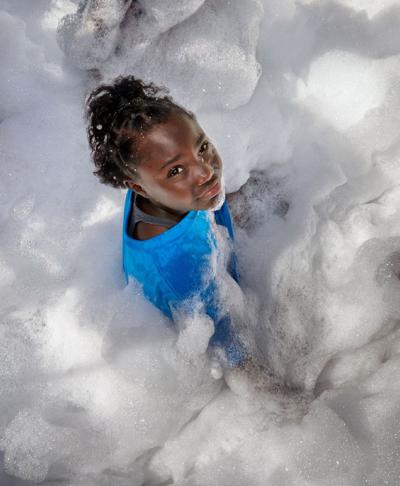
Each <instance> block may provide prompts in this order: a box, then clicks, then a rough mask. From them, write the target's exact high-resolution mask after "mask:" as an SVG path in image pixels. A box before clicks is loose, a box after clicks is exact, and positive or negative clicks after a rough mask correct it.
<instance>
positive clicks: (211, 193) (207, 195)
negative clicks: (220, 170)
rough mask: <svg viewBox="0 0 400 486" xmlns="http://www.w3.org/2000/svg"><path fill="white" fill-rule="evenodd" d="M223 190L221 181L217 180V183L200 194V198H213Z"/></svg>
mask: <svg viewBox="0 0 400 486" xmlns="http://www.w3.org/2000/svg"><path fill="white" fill-rule="evenodd" d="M220 190H221V184H220V183H219V180H216V181H215V183H214V184H213V185H212V186H211V187H210V189H207V191H205V192H203V193H202V194H201V195H200V196H199V199H211V198H213V197H214V196H216V195H217V194H218V193H219V192H220Z"/></svg>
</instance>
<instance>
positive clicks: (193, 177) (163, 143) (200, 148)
mask: <svg viewBox="0 0 400 486" xmlns="http://www.w3.org/2000/svg"><path fill="white" fill-rule="evenodd" d="M138 152H139V154H138V155H139V157H140V158H141V160H142V161H141V163H140V164H139V166H138V167H137V168H136V173H137V175H138V177H137V179H136V180H134V181H132V180H131V181H127V185H128V186H129V187H131V188H132V189H133V190H134V191H136V192H137V193H138V194H140V195H142V196H143V197H145V198H147V199H149V200H150V201H151V202H152V203H153V204H154V205H156V206H158V207H160V208H163V209H169V210H172V211H174V212H176V213H178V214H180V213H186V212H188V211H191V210H200V209H213V208H214V207H215V206H216V205H217V204H218V203H219V202H220V201H221V198H223V187H222V186H223V182H222V178H221V176H222V161H221V159H220V157H219V155H218V153H217V150H216V149H215V147H214V146H213V145H212V143H211V142H210V141H209V139H208V138H207V136H206V135H205V133H204V132H203V130H202V129H201V127H200V126H199V124H198V123H197V121H196V120H193V119H191V118H189V117H188V116H186V115H185V114H183V113H180V112H175V113H171V115H170V116H169V118H168V120H167V121H166V122H165V123H161V124H158V125H154V126H153V127H152V128H151V129H150V130H149V131H147V132H146V133H145V134H144V137H143V140H142V141H140V143H139V145H138Z"/></svg>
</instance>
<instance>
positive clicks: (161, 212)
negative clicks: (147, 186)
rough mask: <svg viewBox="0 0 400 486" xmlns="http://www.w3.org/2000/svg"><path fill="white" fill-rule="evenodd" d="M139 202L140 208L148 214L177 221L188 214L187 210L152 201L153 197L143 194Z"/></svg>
mask: <svg viewBox="0 0 400 486" xmlns="http://www.w3.org/2000/svg"><path fill="white" fill-rule="evenodd" d="M137 204H138V205H139V207H140V209H142V210H143V211H145V212H146V213H148V214H151V215H153V216H161V217H164V218H169V219H172V220H174V221H176V222H177V223H178V222H179V221H180V220H181V219H182V218H183V217H184V216H185V215H186V214H187V211H186V212H179V211H176V210H174V209H171V208H167V207H166V206H163V205H162V204H159V203H157V202H156V201H152V200H151V199H146V198H144V197H141V196H139V198H138V200H137Z"/></svg>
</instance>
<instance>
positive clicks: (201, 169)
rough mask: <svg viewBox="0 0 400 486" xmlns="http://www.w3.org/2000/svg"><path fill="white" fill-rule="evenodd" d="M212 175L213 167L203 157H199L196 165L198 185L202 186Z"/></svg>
mask: <svg viewBox="0 0 400 486" xmlns="http://www.w3.org/2000/svg"><path fill="white" fill-rule="evenodd" d="M213 176H214V169H213V167H212V166H211V165H210V164H208V163H207V162H206V161H205V160H204V159H203V158H200V160H199V162H198V164H197V167H196V182H197V185H198V186H202V185H203V184H206V183H207V182H208V181H210V180H211V179H212V178H213Z"/></svg>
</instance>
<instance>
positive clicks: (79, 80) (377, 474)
mask: <svg viewBox="0 0 400 486" xmlns="http://www.w3.org/2000/svg"><path fill="white" fill-rule="evenodd" d="M78 3H79V2H78V1H77V0H40V1H36V2H23V1H16V0H2V1H1V4H0V41H1V45H2V46H3V49H2V50H1V52H0V74H1V76H0V86H1V90H0V159H1V167H2V178H1V181H0V185H1V186H0V223H1V233H0V239H1V247H0V248H1V249H0V275H1V278H0V286H1V316H2V320H1V327H0V330H1V339H0V348H1V352H0V418H1V420H0V427H1V433H0V448H1V451H2V453H1V461H2V462H1V463H2V467H1V468H0V484H1V485H2V486H3V485H4V486H11V485H12V486H25V485H31V484H46V485H56V484H57V485H60V484H63V485H64V484H65V485H71V486H99V485H100V486H111V485H112V486H128V485H129V486H141V485H144V486H157V485H166V484H174V485H177V486H178V485H179V486H197V485H198V486H204V485H208V486H225V485H226V486H228V485H229V486H243V485H246V486H247V485H248V486H265V485H267V484H268V486H339V485H340V486H359V485H361V484H363V485H369V486H382V485H390V486H398V484H399V483H400V479H399V478H400V461H399V457H400V442H399V440H398V437H399V434H400V425H399V423H400V422H399V417H400V381H399V379H398V374H399V369H400V354H399V353H400V327H399V323H400V299H399V293H400V187H399V184H398V181H399V176H400V165H399V163H398V162H399V157H400V138H399V131H398V126H399V122H400V119H399V113H400V94H399V93H400V91H399V86H400V70H399V67H400V38H399V36H398V25H399V22H400V7H399V4H398V2H397V1H395V0H385V1H382V2H377V1H373V0H371V1H367V0H339V1H333V0H332V1H331V0H325V1H317V0H300V1H294V0H293V1H292V0H279V1H278V0H230V1H224V2H222V1H220V0H190V1H181V0H179V1H177V0H175V1H171V0H168V1H167V0H143V1H141V2H140V4H139V2H136V3H134V4H132V5H131V2H124V1H122V0H109V1H103V0H101V1H98V2H97V11H93V9H92V10H91V8H89V7H90V5H93V4H94V2H89V4H90V5H89V4H88V6H87V7H86V8H83V4H82V5H81V8H80V10H79V13H77V9H78ZM99 19H101V22H102V25H103V27H104V28H103V29H102V31H101V32H102V33H101V35H99V34H98V31H96V25H99ZM57 27H58V30H57ZM96 32H97V33H96ZM59 46H61V47H62V49H63V50H61V49H60V47H59ZM5 47H6V48H5ZM65 53H66V54H67V56H66V55H65ZM88 70H89V71H90V72H89V74H88ZM124 73H125V74H127V73H134V74H135V75H137V76H139V77H142V78H144V79H145V80H146V81H150V80H151V81H154V82H155V83H157V84H165V85H166V86H168V87H169V88H170V90H171V94H172V95H173V96H174V97H175V98H176V99H177V101H179V102H181V103H182V104H184V105H186V106H187V107H188V108H189V109H192V110H194V111H195V112H196V114H197V115H198V118H199V121H200V123H201V124H202V125H203V126H204V128H205V130H206V132H207V133H208V134H209V135H210V136H211V138H212V139H213V140H214V141H215V143H216V145H217V147H218V149H219V152H220V154H221V157H222V160H223V161H224V166H225V180H226V189H227V192H230V191H237V190H239V189H240V188H241V189H240V192H239V195H238V196H237V197H236V199H235V200H234V201H233V202H232V212H233V213H234V214H235V216H237V218H238V220H239V228H238V230H237V247H238V248H237V252H238V258H239V262H240V266H241V273H242V280H243V290H244V299H245V304H243V305H242V306H239V307H240V308H239V309H238V311H240V312H244V316H245V317H244V320H245V322H246V325H247V333H248V335H249V336H250V337H251V338H252V340H253V343H257V349H256V351H257V355H258V357H259V359H261V360H264V361H265V362H268V363H269V366H270V367H271V368H272V369H273V371H274V373H275V374H276V376H277V377H278V379H279V380H280V381H281V383H286V384H289V385H290V386H291V387H292V388H293V389H295V390H296V391H295V392H292V393H283V394H280V393H271V392H266V391H265V390H264V391H263V387H262V385H263V377H262V376H261V377H260V376H259V377H258V382H257V383H256V384H255V388H253V387H249V384H248V383H247V382H246V380H244V379H243V377H239V376H234V375H232V376H231V377H230V380H229V381H230V385H231V388H228V387H227V386H226V385H225V384H224V383H223V380H221V379H218V373H216V372H215V369H212V364H211V363H210V362H209V361H208V359H207V358H206V355H205V348H206V344H207V340H208V337H209V335H210V333H211V332H212V327H210V323H209V322H199V321H197V322H187V323H185V327H184V329H183V331H182V333H181V334H180V336H179V338H178V337H177V336H176V334H175V333H173V332H172V331H171V330H170V329H169V328H168V327H167V326H165V321H164V317H163V316H162V315H160V313H159V312H157V311H156V310H155V309H154V308H152V307H151V306H150V304H148V303H147V302H146V301H145V300H144V299H143V298H142V296H141V294H140V290H139V289H138V288H135V287H134V285H133V284H132V285H129V286H128V287H125V285H124V278H123V274H122V268H121V254H120V252H121V249H120V241H121V224H122V207H123V198H124V194H123V192H121V191H118V190H114V189H112V188H108V187H106V186H102V185H101V184H99V183H98V181H97V180H96V178H95V177H94V176H93V175H92V173H91V172H92V170H93V168H92V166H91V162H90V158H89V153H88V147H87V143H86V139H85V125H84V120H83V116H82V109H83V101H84V97H85V94H86V93H87V91H88V90H89V89H90V87H91V86H92V85H93V84H94V83H95V82H96V81H95V79H100V78H102V79H105V80H109V79H112V78H113V77H114V76H116V75H118V74H124ZM246 181H247V184H246V185H244V184H245V183H246ZM227 293H229V292H228V291H227ZM237 300H238V301H240V300H241V299H240V298H239V299H237ZM212 375H213V376H214V377H213V376H212ZM256 381H257V380H256Z"/></svg>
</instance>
